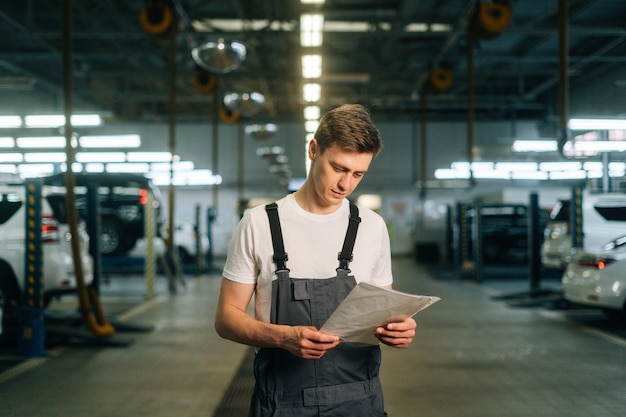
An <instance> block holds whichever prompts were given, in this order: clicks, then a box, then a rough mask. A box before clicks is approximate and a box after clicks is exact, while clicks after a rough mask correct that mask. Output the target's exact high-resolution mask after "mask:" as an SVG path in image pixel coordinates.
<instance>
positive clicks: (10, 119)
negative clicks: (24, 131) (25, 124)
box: [0, 116, 22, 129]
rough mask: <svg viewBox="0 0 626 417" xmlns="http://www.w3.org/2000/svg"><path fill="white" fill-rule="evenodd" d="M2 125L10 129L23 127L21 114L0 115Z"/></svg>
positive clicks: (0, 125) (0, 124)
mask: <svg viewBox="0 0 626 417" xmlns="http://www.w3.org/2000/svg"><path fill="white" fill-rule="evenodd" d="M0 127H2V128H9V129H15V128H18V127H22V118H21V117H20V116H0Z"/></svg>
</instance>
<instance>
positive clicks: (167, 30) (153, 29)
mask: <svg viewBox="0 0 626 417" xmlns="http://www.w3.org/2000/svg"><path fill="white" fill-rule="evenodd" d="M139 24H140V25H141V28H142V29H143V30H145V31H146V32H148V33H149V34H151V35H154V36H158V37H163V38H169V37H172V36H173V35H175V34H176V32H177V31H178V19H177V17H176V14H175V13H174V9H173V7H172V4H171V2H169V1H167V0H148V1H147V2H146V3H145V4H144V5H143V7H142V8H141V10H140V11H139Z"/></svg>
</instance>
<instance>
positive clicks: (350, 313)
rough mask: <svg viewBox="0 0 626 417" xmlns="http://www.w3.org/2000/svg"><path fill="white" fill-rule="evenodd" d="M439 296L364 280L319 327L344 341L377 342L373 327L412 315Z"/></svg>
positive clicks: (429, 304)
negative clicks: (398, 289)
mask: <svg viewBox="0 0 626 417" xmlns="http://www.w3.org/2000/svg"><path fill="white" fill-rule="evenodd" d="M439 300H440V298H439V297H432V296H424V295H413V294H407V293H403V292H400V291H395V290H390V289H387V288H381V287H377V286H375V285H371V284H367V283H365V282H361V283H359V284H357V286H356V287H354V288H353V289H352V291H350V293H349V294H348V296H347V297H346V298H345V299H344V300H343V302H342V303H341V304H340V305H339V307H337V309H336V310H335V311H334V312H333V314H332V315H331V316H330V317H329V318H328V320H327V321H326V323H324V325H323V326H322V328H321V329H320V331H322V332H324V333H328V334H332V335H335V336H339V337H340V338H341V340H342V341H344V342H351V343H360V344H367V345H377V344H378V343H379V340H378V339H377V338H376V336H374V328H376V327H378V326H383V325H385V324H387V323H390V322H392V321H402V320H405V319H407V318H408V317H412V316H414V315H415V314H417V313H418V312H420V311H421V310H423V309H425V308H427V307H429V306H431V305H433V304H434V303H436V302H437V301H439Z"/></svg>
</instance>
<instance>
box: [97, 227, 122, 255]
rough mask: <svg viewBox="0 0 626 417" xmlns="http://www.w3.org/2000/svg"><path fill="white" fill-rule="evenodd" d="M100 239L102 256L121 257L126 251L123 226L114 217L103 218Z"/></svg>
mask: <svg viewBox="0 0 626 417" xmlns="http://www.w3.org/2000/svg"><path fill="white" fill-rule="evenodd" d="M98 239H99V241H98V245H99V247H100V253H101V254H102V256H114V255H119V254H121V253H122V252H123V251H124V249H123V243H122V242H123V241H124V240H123V236H122V226H121V224H120V222H119V221H117V220H116V219H114V218H112V217H103V218H102V222H101V223H100V235H99V236H98Z"/></svg>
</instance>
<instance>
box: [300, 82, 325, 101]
mask: <svg viewBox="0 0 626 417" xmlns="http://www.w3.org/2000/svg"><path fill="white" fill-rule="evenodd" d="M302 96H303V98H304V101H306V102H309V103H312V102H316V101H319V100H320V98H321V97H322V86H321V85H320V84H317V83H310V84H304V86H302Z"/></svg>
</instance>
